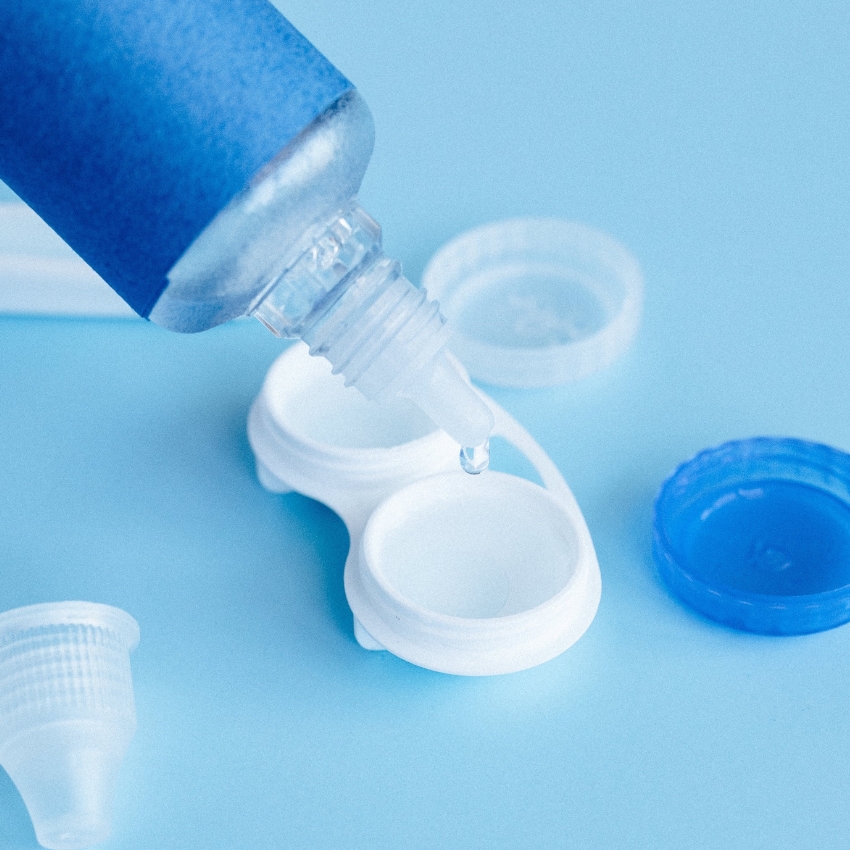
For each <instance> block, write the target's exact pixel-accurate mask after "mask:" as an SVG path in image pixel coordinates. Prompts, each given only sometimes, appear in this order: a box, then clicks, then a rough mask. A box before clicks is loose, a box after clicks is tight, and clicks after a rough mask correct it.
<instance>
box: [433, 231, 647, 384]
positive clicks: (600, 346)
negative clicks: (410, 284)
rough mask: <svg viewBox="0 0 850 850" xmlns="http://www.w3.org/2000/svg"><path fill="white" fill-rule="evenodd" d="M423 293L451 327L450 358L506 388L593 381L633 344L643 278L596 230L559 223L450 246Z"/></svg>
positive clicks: (472, 237)
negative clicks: (436, 304)
mask: <svg viewBox="0 0 850 850" xmlns="http://www.w3.org/2000/svg"><path fill="white" fill-rule="evenodd" d="M422 285H423V286H424V287H425V289H427V290H428V294H429V295H430V296H431V297H432V298H436V299H437V300H438V301H439V302H440V306H441V308H442V311H443V314H444V315H445V316H446V318H447V319H448V321H449V324H450V325H451V326H452V330H453V336H452V340H451V342H450V343H449V345H450V347H451V349H452V351H453V352H454V353H455V355H456V356H457V357H458V359H459V360H460V361H461V362H462V363H463V364H464V366H466V368H467V369H468V370H469V374H470V375H471V376H472V377H473V378H477V379H479V380H481V381H484V382H486V383H489V384H495V385H497V386H507V387H544V386H554V385H556V384H561V383H565V382H567V381H575V380H578V379H580V378H584V377H587V376H588V375H591V374H593V373H594V372H597V371H599V370H600V369H603V368H605V367H606V366H608V365H609V364H611V363H612V362H613V361H614V360H616V359H617V358H618V357H619V356H620V355H621V354H622V353H623V352H624V351H626V349H627V348H628V347H629V346H630V345H631V343H632V340H633V339H634V337H635V334H636V333H637V329H638V325H639V324H640V316H641V309H642V304H643V276H642V275H641V271H640V267H639V266H638V263H637V261H636V260H635V258H634V257H633V256H632V255H631V254H630V253H629V251H627V250H626V249H625V248H624V247H623V246H622V245H620V244H619V243H618V242H616V241H615V240H614V239H612V238H611V237H610V236H608V235H606V234H604V233H601V232H600V231H598V230H594V229H593V228H590V227H587V226H585V225H583V224H578V223H575V222H569V221H562V220H560V219H554V218H515V219H509V220H507V221H500V222H493V223H491V224H485V225H482V226H481V227H476V228H475V229H473V230H469V231H467V232H466V233H463V234H461V235H460V236H458V237H456V238H455V239H453V240H452V241H450V242H449V243H448V244H446V245H445V246H443V247H442V248H441V249H440V250H439V251H438V252H437V253H436V254H435V255H434V257H433V258H432V259H431V261H430V263H429V264H428V267H427V268H426V269H425V273H424V275H423V278H422Z"/></svg>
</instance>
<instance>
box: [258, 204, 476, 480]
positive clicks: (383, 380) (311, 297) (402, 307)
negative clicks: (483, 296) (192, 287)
mask: <svg viewBox="0 0 850 850" xmlns="http://www.w3.org/2000/svg"><path fill="white" fill-rule="evenodd" d="M253 313H254V315H255V316H256V317H257V318H258V319H259V320H260V321H261V322H262V323H263V324H264V325H266V327H268V328H269V329H270V330H271V331H272V332H273V333H276V334H278V335H279V336H294V337H301V338H302V339H303V340H304V341H305V342H306V343H307V344H308V345H309V346H310V353H311V354H314V355H321V356H323V357H326V358H327V359H328V360H329V361H330V362H331V364H332V365H333V371H334V372H335V373H342V375H343V376H344V377H345V382H346V384H347V385H349V386H354V387H357V389H359V390H360V391H361V392H362V393H363V395H365V396H366V398H369V399H378V400H386V399H390V398H393V397H395V396H404V397H407V398H410V399H411V400H412V401H413V402H414V403H416V404H417V405H418V406H419V407H421V408H422V410H423V411H424V412H425V413H427V414H428V416H430V417H431V419H433V420H434V422H435V423H436V424H437V425H438V426H439V427H440V428H442V429H443V430H444V431H445V432H446V433H447V434H448V435H449V436H450V437H452V438H453V439H455V440H457V442H458V443H459V444H460V445H461V446H464V447H468V448H476V447H481V446H485V445H486V443H487V441H488V439H489V436H490V432H491V431H492V430H493V415H492V413H491V412H490V409H489V408H488V407H487V405H486V404H485V403H484V402H483V401H482V399H481V397H480V396H479V395H478V393H476V392H475V390H474V389H473V388H472V386H471V385H470V384H469V383H468V382H467V381H466V379H465V378H464V377H463V375H462V374H461V372H460V370H459V367H458V366H457V365H456V363H455V361H453V360H451V359H450V358H449V357H448V355H447V353H446V350H445V346H446V342H447V340H448V330H447V329H446V327H445V319H444V318H443V316H442V315H441V313H440V309H439V304H437V302H436V301H430V300H429V299H428V296H427V293H426V292H425V291H424V290H421V289H417V288H416V287H415V286H413V284H412V283H411V282H410V281H409V280H408V279H407V278H406V277H404V276H403V275H402V273H401V265H400V264H399V263H398V262H396V261H393V260H390V259H389V258H387V257H386V256H385V255H384V253H383V251H382V249H381V229H380V227H379V226H378V224H377V223H376V222H375V221H374V220H373V219H372V218H371V217H370V216H369V215H368V214H367V213H366V212H365V211H364V210H363V209H361V207H360V206H358V205H357V204H356V203H354V204H352V206H351V207H350V208H349V209H348V210H343V211H340V212H339V213H337V214H336V215H335V216H334V217H333V218H332V220H331V221H330V222H329V223H328V224H327V225H326V226H325V228H324V229H322V230H321V231H319V232H318V233H317V235H316V237H315V238H314V240H313V242H312V244H311V245H310V247H309V248H308V249H307V250H306V251H305V252H304V253H303V254H302V255H301V256H300V257H299V258H298V260H297V261H296V262H295V263H294V264H293V265H292V266H291V267H290V268H289V269H287V271H286V272H284V274H282V275H281V276H280V277H279V278H278V279H277V280H275V281H274V282H273V283H272V285H271V286H270V287H269V289H268V290H267V294H266V295H265V297H264V298H263V299H262V300H261V301H260V302H259V303H258V304H257V306H256V307H255V308H254V310H253ZM481 456H482V454H481V453H480V452H479V457H481ZM478 471H480V470H478Z"/></svg>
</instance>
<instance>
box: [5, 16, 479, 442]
mask: <svg viewBox="0 0 850 850" xmlns="http://www.w3.org/2000/svg"><path fill="white" fill-rule="evenodd" d="M84 6H85V8H83V7H84ZM89 7H92V8H89ZM10 83H11V84H10ZM0 92H2V94H0V177H2V178H3V179H4V180H6V182H8V183H9V184H10V186H11V188H12V189H14V190H15V191H16V192H17V193H18V195H20V196H21V198H22V199H23V200H25V201H26V202H27V203H29V204H30V205H31V206H32V207H33V208H34V209H35V210H36V212H38V213H39V214H40V215H41V216H42V217H43V218H44V219H45V220H46V221H47V223H48V224H50V225H51V226H52V227H53V228H54V229H55V230H56V231H57V232H58V233H59V235H60V236H62V237H63V238H65V240H66V241H67V242H68V243H69V244H70V245H71V247H73V248H74V249H75V250H76V251H77V253H79V254H80V255H81V256H82V257H83V259H85V260H86V261H87V262H88V263H89V264H90V265H91V266H92V267H93V268H94V269H95V270H96V271H97V272H98V273H99V274H100V275H101V276H102V277H103V278H104V279H105V280H106V281H107V282H108V283H109V284H110V285H111V286H112V287H113V288H114V289H115V290H116V291H117V292H118V294H119V295H121V296H122V297H123V298H124V299H125V300H126V301H127V302H128V303H129V304H130V306H131V307H133V308H134V309H135V310H136V311H137V312H138V313H140V314H141V315H142V316H145V317H149V318H150V319H152V320H153V321H155V322H157V323H158V324H161V325H163V326H165V327H167V328H170V329H172V330H176V331H181V332H195V331H201V330H205V329H207V328H210V327H213V326H214V325H217V324H220V323H222V322H225V321H228V320H229V319H232V318H235V317H236V316H240V315H243V314H246V313H253V314H255V315H257V317H258V318H260V319H261V320H262V321H263V323H264V324H265V325H266V326H268V327H269V328H270V329H271V330H273V331H274V332H275V333H277V334H279V335H281V336H301V337H303V338H304V339H305V340H307V341H308V343H309V344H310V346H311V350H312V351H313V352H314V353H317V354H322V355H324V356H327V357H328V359H330V360H331V362H332V363H333V365H334V368H335V370H336V371H341V372H342V373H343V374H344V375H345V376H346V379H347V381H348V383H349V384H353V385H355V386H357V387H358V388H359V389H361V390H362V391H363V392H364V394H366V395H367V397H370V398H378V397H382V396H386V395H391V394H397V393H403V394H405V395H409V396H410V397H412V398H413V399H414V400H415V401H416V402H417V403H418V404H419V405H420V406H421V407H423V409H425V410H426V412H427V413H429V415H430V416H431V417H432V418H433V419H435V421H436V422H437V424H438V425H441V426H442V427H443V428H444V429H445V430H447V431H448V433H450V434H451V435H452V436H453V437H455V439H457V440H458V442H460V443H461V444H464V445H478V444H479V443H483V442H485V441H486V437H487V435H488V434H489V431H490V428H491V427H492V417H491V416H490V414H489V410H488V409H487V408H486V405H484V403H483V402H482V401H481V400H480V398H479V397H478V396H477V395H476V394H475V392H474V391H473V390H472V389H471V388H469V387H468V385H466V384H465V383H464V381H463V379H462V378H461V377H460V375H459V373H458V371H457V369H455V368H454V367H453V366H452V364H451V362H450V361H449V359H447V357H446V354H445V351H444V346H445V340H446V334H445V328H444V322H443V319H442V317H441V316H440V314H439V311H438V308H437V306H436V305H435V304H433V303H431V302H428V301H427V299H426V298H425V296H424V295H423V294H422V293H421V292H419V291H418V290H416V289H415V288H414V287H413V286H412V284H410V282H409V281H407V280H406V279H405V278H404V277H403V276H402V275H401V269H400V266H399V264H398V263H393V262H392V261H390V260H388V259H387V258H385V257H384V256H383V252H382V249H381V243H380V228H378V226H377V225H376V224H375V222H374V221H372V219H371V218H369V216H368V215H366V214H365V213H364V212H363V211H362V210H360V208H359V207H358V206H357V204H356V200H355V195H356V192H357V190H358V188H359V186H360V182H361V180H362V178H363V174H364V173H365V170H366V167H367V165H368V161H369V157H370V155H371V152H372V146H373V139H374V128H373V123H372V118H371V115H370V113H369V110H368V108H367V107H366V105H365V103H364V102H363V100H362V99H361V98H360V96H359V95H358V94H357V92H356V90H355V89H354V87H353V85H352V84H351V83H350V82H349V81H348V80H347V79H346V78H345V77H344V76H343V75H342V74H341V73H340V72H339V71H337V69H336V68H334V66H333V65H331V64H330V62H328V60H327V59H325V58H324V57H323V56H322V55H321V54H320V53H319V52H318V51H317V50H316V49H315V48H314V47H313V46H312V45H311V44H310V43H309V42H308V41H307V40H306V39H304V37H303V36H302V35H301V34H300V33H298V32H297V31H296V30H295V29H294V28H293V27H292V26H291V25H290V24H289V23H288V22H287V21H286V20H285V19H284V18H283V17H282V16H281V15H280V14H279V13H278V12H277V10H276V9H274V7H273V6H271V5H270V4H269V3H267V2H266V0H146V3H144V4H138V2H137V0H87V3H85V4H81V3H79V2H78V0H43V2H42V3H39V4H5V5H4V7H3V8H2V9H0Z"/></svg>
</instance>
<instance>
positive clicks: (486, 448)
mask: <svg viewBox="0 0 850 850" xmlns="http://www.w3.org/2000/svg"><path fill="white" fill-rule="evenodd" d="M489 465H490V441H489V440H488V441H487V442H486V443H483V444H482V445H480V446H464V447H463V448H462V449H461V450H460V468H461V469H462V470H463V471H464V472H468V473H469V474H470V475H480V474H481V473H482V472H484V470H485V469H487V467H488V466H489Z"/></svg>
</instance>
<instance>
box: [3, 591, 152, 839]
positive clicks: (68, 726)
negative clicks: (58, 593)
mask: <svg viewBox="0 0 850 850" xmlns="http://www.w3.org/2000/svg"><path fill="white" fill-rule="evenodd" d="M138 642H139V627H138V624H137V623H136V621H135V620H134V619H133V618H132V617H131V616H130V615H129V614H127V613H125V612H124V611H121V610H119V609H117V608H112V607H110V606H108V605H99V604H96V603H91V602H58V603H48V604H42V605H31V606H28V607H26V608H16V609H14V610H12V611H7V612H6V613H4V614H0V765H2V766H3V767H4V768H5V770H6V771H7V773H8V774H9V776H10V777H11V779H12V781H13V782H14V783H15V785H16V786H17V788H18V791H19V792H20V794H21V797H23V800H24V803H25V804H26V807H27V811H28V812H29V815H30V818H31V819H32V822H33V826H34V827H35V834H36V838H37V839H38V842H39V844H41V845H42V846H43V847H47V848H54V850H79V849H80V848H83V847H89V846H91V845H93V844H98V843H100V842H101V841H104V840H106V838H107V837H108V836H109V833H110V829H111V822H112V798H113V793H114V785H115V781H116V777H117V773H118V769H119V768H120V766H121V763H122V761H123V759H124V754H125V752H126V749H127V746H128V744H129V742H130V739H131V738H132V737H133V734H134V732H135V729H136V711H135V705H134V701H133V683H132V680H131V677H130V658H129V653H130V652H131V651H132V650H133V649H135V647H136V645H137V644H138Z"/></svg>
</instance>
